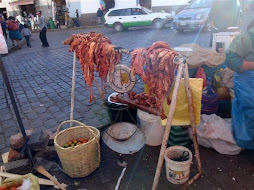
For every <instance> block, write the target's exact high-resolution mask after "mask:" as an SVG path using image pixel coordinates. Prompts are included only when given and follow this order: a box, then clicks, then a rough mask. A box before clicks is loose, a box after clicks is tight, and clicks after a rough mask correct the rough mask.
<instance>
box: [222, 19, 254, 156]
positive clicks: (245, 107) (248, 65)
mask: <svg viewBox="0 0 254 190" xmlns="http://www.w3.org/2000/svg"><path fill="white" fill-rule="evenodd" d="M253 48H254V20H253V21H252V22H251V23H250V24H249V25H248V27H247V32H245V33H243V34H240V35H239V36H237V37H236V38H235V39H234V40H233V42H232V43H231V44H230V46H229V48H228V49H227V51H226V64H227V66H228V67H229V68H230V69H231V70H233V71H235V74H234V91H235V99H234V101H233V106H232V125H233V131H234V138H235V141H236V143H237V144H238V145H239V146H240V147H243V148H246V149H252V150H254V50H253ZM252 157H253V160H254V151H253V155H252Z"/></svg>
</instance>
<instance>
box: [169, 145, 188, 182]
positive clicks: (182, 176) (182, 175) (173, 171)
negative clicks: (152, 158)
mask: <svg viewBox="0 0 254 190" xmlns="http://www.w3.org/2000/svg"><path fill="white" fill-rule="evenodd" d="M184 151H187V152H189V159H188V160H186V161H183V162H178V161H173V160H171V159H173V158H178V157H180V156H181V155H182V154H183V152H184ZM164 158H165V166H166V176H167V179H168V181H169V182H171V183H173V184H183V183H185V182H187V181H188V180H189V177H190V166H191V161H192V153H191V151H190V150H189V149H188V148H186V147H183V146H171V147H169V148H167V149H166V151H165V155H164Z"/></svg>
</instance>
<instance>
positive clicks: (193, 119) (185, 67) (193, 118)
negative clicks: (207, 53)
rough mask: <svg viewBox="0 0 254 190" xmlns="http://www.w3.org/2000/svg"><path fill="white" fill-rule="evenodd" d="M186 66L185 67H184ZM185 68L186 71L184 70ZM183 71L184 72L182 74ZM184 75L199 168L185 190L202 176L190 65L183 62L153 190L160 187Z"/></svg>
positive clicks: (178, 75) (179, 69)
mask: <svg viewBox="0 0 254 190" xmlns="http://www.w3.org/2000/svg"><path fill="white" fill-rule="evenodd" d="M183 65H184V66H183ZM183 67H184V70H183ZM182 70H183V72H182ZM182 73H183V75H184V84H185V90H186V95H187V100H188V105H189V106H188V107H189V114H190V120H191V127H192V133H193V142H194V150H195V154H196V161H197V167H198V174H196V175H195V176H194V177H193V178H192V179H191V180H189V181H188V182H187V183H186V184H185V185H184V187H183V189H186V188H187V187H188V186H190V185H191V184H192V183H193V182H194V181H196V180H197V179H198V178H199V177H200V176H201V175H202V174H203V171H202V168H201V160H200V154H199V147H198V140H197V129H196V124H195V116H194V111H193V101H192V94H191V93H192V92H191V87H190V81H189V72H188V65H187V63H183V61H180V65H179V68H178V73H177V77H176V82H175V86H174V91H173V96H172V101H171V105H170V109H169V113H168V121H167V125H166V129H165V132H164V136H163V141H162V145H161V150H160V156H159V160H158V164H157V168H156V173H155V177H154V181H153V187H152V190H156V189H157V187H158V183H159V178H160V173H161V168H162V165H163V161H164V154H165V150H166V148H167V143H168V137H169V134H170V129H171V123H172V119H173V115H174V111H175V106H176V99H177V93H178V89H179V85H180V82H181V81H180V80H181V76H182Z"/></svg>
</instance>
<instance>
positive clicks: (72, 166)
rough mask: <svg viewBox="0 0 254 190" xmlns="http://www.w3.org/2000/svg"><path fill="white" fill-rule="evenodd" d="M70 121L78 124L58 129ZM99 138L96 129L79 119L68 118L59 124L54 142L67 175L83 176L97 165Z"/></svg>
mask: <svg viewBox="0 0 254 190" xmlns="http://www.w3.org/2000/svg"><path fill="white" fill-rule="evenodd" d="M71 122H73V123H76V124H78V126H75V127H71V128H68V129H65V130H62V131H60V130H61V127H62V125H63V124H66V123H71ZM99 139H100V131H99V130H98V129H96V128H95V127H91V126H87V125H85V124H83V123H81V122H79V121H75V120H69V121H64V122H62V123H61V124H60V125H59V127H58V129H57V132H56V136H55V139H54V144H55V148H56V151H57V154H58V156H59V159H60V161H61V163H62V166H63V169H64V171H65V173H66V174H67V175H69V176H70V177H73V178H77V177H85V176H87V175H89V174H90V173H92V172H93V171H94V170H95V169H96V168H98V167H99V164H100V144H99ZM70 155H71V156H70Z"/></svg>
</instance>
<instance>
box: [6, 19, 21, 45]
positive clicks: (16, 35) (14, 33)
mask: <svg viewBox="0 0 254 190" xmlns="http://www.w3.org/2000/svg"><path fill="white" fill-rule="evenodd" d="M8 20H9V21H8V23H7V28H8V30H9V38H10V39H11V40H12V46H14V40H15V41H17V44H18V46H19V49H21V46H20V40H22V35H21V33H20V32H19V25H17V24H16V22H15V18H14V17H13V16H10V17H9V18H8Z"/></svg>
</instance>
